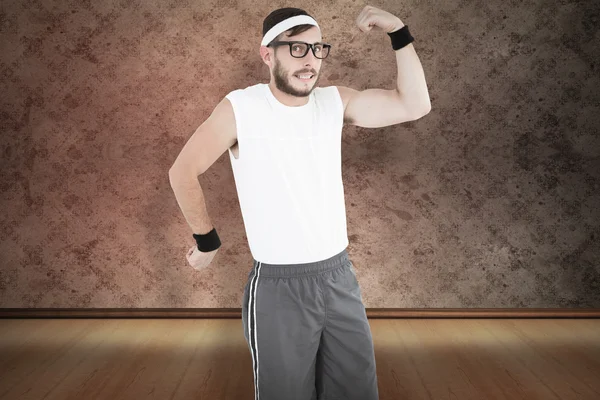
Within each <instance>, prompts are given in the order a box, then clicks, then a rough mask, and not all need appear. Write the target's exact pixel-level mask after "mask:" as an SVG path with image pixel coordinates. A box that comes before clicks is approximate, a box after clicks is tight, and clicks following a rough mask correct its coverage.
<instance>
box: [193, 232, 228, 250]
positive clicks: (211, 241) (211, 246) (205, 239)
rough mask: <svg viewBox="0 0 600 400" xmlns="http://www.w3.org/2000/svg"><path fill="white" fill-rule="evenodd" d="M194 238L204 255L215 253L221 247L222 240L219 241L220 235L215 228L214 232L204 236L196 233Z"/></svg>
mask: <svg viewBox="0 0 600 400" xmlns="http://www.w3.org/2000/svg"><path fill="white" fill-rule="evenodd" d="M192 236H193V237H194V239H196V244H197V246H198V250H200V251H201V252H203V253H208V252H209V251H214V250H216V249H218V248H219V247H221V240H220V239H219V235H217V230H216V228H213V230H212V231H210V232H208V233H206V234H204V235H197V234H195V233H194V234H192Z"/></svg>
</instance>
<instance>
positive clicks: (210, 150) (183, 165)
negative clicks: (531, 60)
mask: <svg viewBox="0 0 600 400" xmlns="http://www.w3.org/2000/svg"><path fill="white" fill-rule="evenodd" d="M236 141H237V132H236V125H235V116H234V113H233V107H232V106H231V103H230V102H229V100H228V99H227V98H223V100H222V101H221V102H220V103H219V104H218V105H217V106H216V107H215V109H214V110H213V112H212V114H211V115H210V116H209V117H208V118H207V119H206V121H204V123H203V124H202V125H200V126H199V127H198V129H196V132H194V134H193V135H192V136H191V137H190V139H189V140H188V141H187V143H186V144H185V146H184V147H183V149H182V150H181V152H180V153H179V155H178V156H177V159H176V160H175V162H174V163H173V166H171V168H170V169H169V182H170V183H171V188H172V189H173V192H174V193H175V198H176V199H177V203H178V204H179V208H181V212H182V213H183V215H184V217H185V219H186V221H187V223H188V225H189V226H190V227H191V228H192V231H193V233H196V234H199V235H203V234H206V233H208V232H210V231H211V230H212V229H213V224H212V223H211V221H210V218H209V216H208V212H207V210H206V202H205V201H204V193H203V192H202V188H201V187H200V183H199V182H198V176H199V175H200V174H202V173H204V172H205V171H206V170H207V169H208V168H209V167H210V166H211V165H212V164H213V163H214V162H215V161H216V160H217V159H218V158H219V157H220V156H221V154H223V152H225V151H226V150H227V149H228V148H230V147H231V146H233V145H234V144H235V143H236Z"/></svg>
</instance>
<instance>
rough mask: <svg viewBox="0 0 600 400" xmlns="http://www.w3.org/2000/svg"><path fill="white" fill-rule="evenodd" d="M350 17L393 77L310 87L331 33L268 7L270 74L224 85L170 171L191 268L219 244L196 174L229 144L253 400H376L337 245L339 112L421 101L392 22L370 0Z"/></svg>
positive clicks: (416, 105)
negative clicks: (382, 45) (379, 48)
mask: <svg viewBox="0 0 600 400" xmlns="http://www.w3.org/2000/svg"><path fill="white" fill-rule="evenodd" d="M357 24H358V26H359V28H360V29H361V30H362V31H364V32H366V31H369V30H371V29H372V28H375V29H381V30H385V31H386V32H388V34H390V37H391V38H392V45H393V48H394V49H395V50H397V51H396V58H397V61H398V66H399V67H400V66H402V65H404V69H403V70H402V71H400V69H399V74H398V87H397V88H395V89H392V90H383V89H369V90H365V91H362V92H359V91H356V90H353V89H350V88H347V87H344V86H328V87H323V88H321V87H317V82H318V81H319V78H320V76H321V66H322V62H323V59H325V58H327V56H328V55H329V52H330V50H331V45H329V44H327V43H324V42H323V38H322V35H321V30H320V28H319V26H318V24H317V22H316V21H315V20H314V19H313V18H312V17H311V16H309V15H308V14H307V13H306V11H304V10H301V9H297V8H282V9H279V10H276V11H273V12H272V13H271V14H269V16H267V18H266V19H265V21H264V23H263V40H262V43H261V47H260V55H261V57H262V60H263V61H264V63H265V64H266V65H267V66H268V67H269V70H270V74H271V80H270V82H269V84H263V83H260V84H257V85H254V86H249V87H247V88H245V89H238V90H234V91H232V92H230V93H228V94H227V95H226V96H225V98H224V99H223V100H222V101H221V102H220V103H219V104H218V105H217V106H216V108H215V110H214V111H213V113H212V114H211V115H210V117H209V118H208V119H207V120H206V121H205V122H204V123H203V124H202V125H201V126H200V127H199V128H198V130H197V131H196V132H195V133H194V135H193V136H192V137H191V138H190V140H189V141H188V143H187V144H186V145H185V146H184V148H183V149H182V151H181V153H180V154H179V156H178V158H177V160H176V161H175V163H174V165H173V166H172V167H171V169H170V171H169V178H170V182H171V186H172V187H173V190H174V192H175V196H176V198H177V201H178V204H179V206H180V207H181V209H182V212H183V214H184V215H185V217H186V220H187V222H188V223H189V225H190V227H191V228H192V230H193V232H194V235H193V236H194V238H195V239H196V242H197V245H196V246H194V247H192V248H191V249H190V250H189V251H188V253H187V255H186V256H187V259H188V262H189V263H190V264H191V265H192V267H194V268H196V269H199V270H200V269H203V268H205V267H206V266H207V265H208V264H210V262H211V261H212V259H213V258H214V256H215V254H216V252H217V250H218V248H219V246H220V244H221V243H220V240H219V238H218V235H217V234H216V230H215V228H214V227H213V225H212V223H211V222H210V220H209V217H208V214H207V212H206V206H205V203H204V197H203V194H202V190H201V189H200V188H199V185H198V181H197V176H198V175H199V174H201V173H203V172H205V171H206V170H207V169H208V168H209V167H210V166H211V165H212V164H213V163H214V161H216V160H217V159H218V158H219V157H220V155H221V154H222V153H223V152H224V151H225V150H227V149H229V155H230V161H231V165H232V170H233V173H234V178H235V183H236V188H237V193H238V197H239V200H240V208H241V210H242V217H243V221H244V226H245V229H246V233H247V237H248V243H249V246H250V251H251V253H252V256H253V258H254V263H253V266H252V269H251V270H250V273H249V275H248V280H247V283H246V286H245V288H244V296H243V304H242V323H243V328H244V336H245V338H246V341H247V343H248V347H249V349H250V352H251V356H252V363H253V368H254V389H255V399H256V400H296V399H297V400H316V399H329V400H333V399H344V400H359V399H360V400H375V399H378V388H377V375H376V368H375V356H374V347H373V340H372V336H371V331H370V327H369V323H368V320H367V316H366V312H365V308H364V305H363V302H362V296H361V292H360V287H359V284H358V282H357V280H356V274H355V271H354V266H353V264H352V261H350V259H349V256H348V253H347V251H346V247H347V246H348V236H347V229H346V210H345V203H344V188H343V184H342V176H341V132H342V127H343V123H344V122H346V123H350V124H353V125H357V126H362V127H383V126H388V125H393V124H398V123H401V122H404V121H410V120H415V119H418V118H420V117H422V116H423V115H425V114H427V113H428V112H429V109H430V104H429V97H428V94H427V86H426V83H425V79H424V76H423V71H422V68H421V65H420V63H419V61H418V58H417V57H416V54H415V52H414V48H413V47H412V46H408V45H409V44H410V42H411V41H412V40H413V38H412V37H411V36H410V34H409V33H408V30H407V29H403V28H404V27H405V26H404V24H403V23H402V22H401V21H400V20H399V19H398V18H397V17H395V16H393V15H392V14H390V13H387V12H385V11H382V10H379V9H376V8H374V7H370V6H367V7H365V9H363V11H362V12H361V14H360V15H359V17H358V19H357ZM406 28H407V27H406ZM392 32H397V33H392ZM401 72H402V73H401ZM400 89H403V90H402V91H400Z"/></svg>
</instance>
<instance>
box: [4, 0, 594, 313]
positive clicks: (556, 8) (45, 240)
mask: <svg viewBox="0 0 600 400" xmlns="http://www.w3.org/2000/svg"><path fill="white" fill-rule="evenodd" d="M366 4H371V5H373V6H376V7H378V8H382V9H384V10H386V11H389V12H391V13H393V14H395V15H397V16H398V17H399V18H400V19H401V20H402V21H403V22H404V23H405V24H407V25H408V26H409V27H410V30H411V33H412V34H413V36H414V37H415V38H416V41H415V42H414V46H415V49H416V51H417V54H418V55H419V57H420V60H421V62H422V64H423V67H424V70H425V76H426V78H427V83H428V87H429V91H430V96H431V102H432V107H433V108H432V111H431V113H430V114H428V115H427V116H426V117H424V118H422V119H420V120H417V121H414V122H410V123H404V124H400V125H396V126H392V127H387V128H381V129H366V128H359V127H355V126H346V127H345V128H344V132H343V143H342V156H343V178H344V184H345V193H346V207H347V213H348V231H349V232H348V233H349V238H350V247H349V249H348V250H349V253H350V256H351V258H352V260H353V262H354V264H355V266H356V269H357V274H358V278H359V282H360V284H361V286H362V291H363V299H364V302H365V305H366V306H367V307H473V308H480V307H525V308H527V307H600V278H599V276H600V271H599V268H600V267H599V263H600V251H599V250H600V249H599V247H600V246H599V236H600V218H599V216H600V215H599V214H600V213H599V211H598V205H599V204H600V195H599V194H598V189H599V184H600V168H599V163H600V161H599V149H600V138H599V136H598V128H599V126H600V123H599V122H600V117H599V115H600V113H599V111H600V107H599V98H600V95H599V94H598V88H599V87H600V78H599V74H598V70H599V67H600V59H599V58H600V50H599V48H600V46H599V44H600V32H599V30H598V26H599V24H600V12H599V7H600V6H598V3H597V2H596V1H594V0H590V1H572V2H569V1H542V0H537V1H514V0H513V1H508V2H507V1H501V0H495V1H475V0H472V1H443V2H442V1H435V2H433V1H432V2H422V1H414V0H413V1H408V2H399V1H379V2H372V3H363V2H356V1H337V2H323V1H308V2H304V1H298V2H293V3H292V2H283V1H275V2H273V1H260V2H251V1H226V2H223V1H217V0H213V1H211V2H205V1H202V2H201V1H185V0H184V1H180V0H177V1H170V2H168V1H167V2H162V1H161V2H159V1H150V2H143V1H140V0H137V1H124V0H123V1H96V2H91V1H89V0H88V1H70V2H68V1H60V2H59V1H44V2H42V1H16V0H12V1H6V0H4V1H2V3H1V11H0V30H1V35H2V36H1V60H0V76H1V79H2V86H1V87H2V89H1V90H2V104H1V108H0V122H1V124H2V140H1V148H0V151H1V152H2V165H1V179H0V185H1V192H2V197H1V205H2V214H1V221H0V235H1V244H0V257H1V258H0V260H1V269H0V306H2V307H227V308H228V307H241V297H242V290H243V286H244V284H245V280H246V277H247V274H248V272H249V270H250V268H251V267H252V256H251V254H250V251H249V247H248V244H247V240H246V235H245V231H244V227H243V221H242V217H241V212H240V208H239V203H238V198H237V194H236V190H235V186H234V180H233V175H232V171H231V165H230V161H229V159H228V157H229V156H228V154H227V153H224V155H223V156H221V158H220V159H219V160H218V162H217V163H216V164H215V165H213V166H212V167H211V168H210V169H209V170H208V171H207V173H206V174H204V175H202V176H200V178H199V181H200V183H201V185H202V187H203V189H204V193H205V195H206V200H207V205H208V211H209V214H210V215H211V218H212V221H213V223H214V224H215V226H216V227H217V230H218V232H219V234H220V237H221V240H222V242H223V246H222V248H221V250H220V252H219V253H218V254H217V256H216V258H215V259H214V261H213V264H212V265H211V267H210V268H209V269H208V270H205V271H203V272H196V271H195V270H193V269H192V268H191V267H189V266H188V265H187V264H186V260H185V252H186V250H187V249H188V248H189V247H190V246H191V245H192V244H193V241H192V237H191V233H192V232H191V229H190V227H189V226H188V225H187V223H186V221H185V219H184V217H183V215H182V214H181V211H180V209H179V208H178V205H177V203H176V199H175V197H174V194H173V192H172V189H171V187H170V184H169V180H168V169H169V168H170V166H171V165H172V163H173V161H174V160H175V158H176V157H177V155H178V153H179V151H180V150H181V148H182V147H183V145H184V144H185V142H186V141H187V139H188V138H189V137H190V136H191V134H192V133H193V132H194V130H195V129H196V128H197V127H198V126H199V125H200V124H201V123H202V122H203V121H204V120H205V119H206V118H207V117H208V115H209V114H210V112H211V111H212V110H213V108H214V107H215V106H216V104H217V103H218V102H219V101H220V100H221V99H222V98H223V96H225V94H227V93H228V92H229V91H231V90H234V89H237V88H244V87H247V86H249V85H253V84H255V83H258V82H264V83H266V82H268V79H269V72H268V67H267V66H266V65H265V64H263V63H262V61H261V59H260V56H259V53H258V51H259V43H260V39H261V32H262V21H263V19H264V17H265V16H266V15H267V14H268V13H269V12H271V11H272V10H273V9H275V8H279V7H289V6H292V7H300V8H304V9H306V10H307V11H308V12H309V13H310V14H312V15H313V16H315V18H316V19H317V21H319V23H320V25H321V28H322V31H323V36H324V39H325V40H327V41H328V42H330V43H332V44H333V50H332V53H331V55H330V57H329V58H328V59H327V61H326V62H324V63H323V77H322V79H321V82H320V86H329V85H337V84H339V85H345V86H350V87H353V88H356V89H359V90H362V89H366V88H388V89H389V88H393V85H394V82H395V79H396V61H395V56H394V53H393V50H392V48H391V44H390V40H389V38H388V36H387V35H385V34H384V33H381V32H371V33H361V32H360V31H359V30H358V28H357V27H356V24H355V20H356V17H357V16H358V14H359V12H360V11H361V10H362V8H363V7H364V6H365V5H366Z"/></svg>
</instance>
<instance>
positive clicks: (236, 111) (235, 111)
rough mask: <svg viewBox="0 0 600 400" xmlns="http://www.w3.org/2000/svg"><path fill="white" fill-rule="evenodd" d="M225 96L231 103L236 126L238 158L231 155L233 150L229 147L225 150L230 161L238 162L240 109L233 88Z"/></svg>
mask: <svg viewBox="0 0 600 400" xmlns="http://www.w3.org/2000/svg"><path fill="white" fill-rule="evenodd" d="M225 98H226V99H227V100H229V102H230V103H231V107H232V108H233V117H234V118H235V128H236V137H237V147H238V157H239V158H235V157H234V155H233V152H232V151H231V147H228V148H227V151H228V152H229V158H230V159H231V161H232V162H238V161H240V158H241V157H242V145H241V142H242V141H241V140H240V137H241V135H240V132H241V129H240V127H241V118H240V111H239V106H238V104H237V100H236V94H235V90H234V91H233V92H229V93H228V94H227V95H226V96H225Z"/></svg>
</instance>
